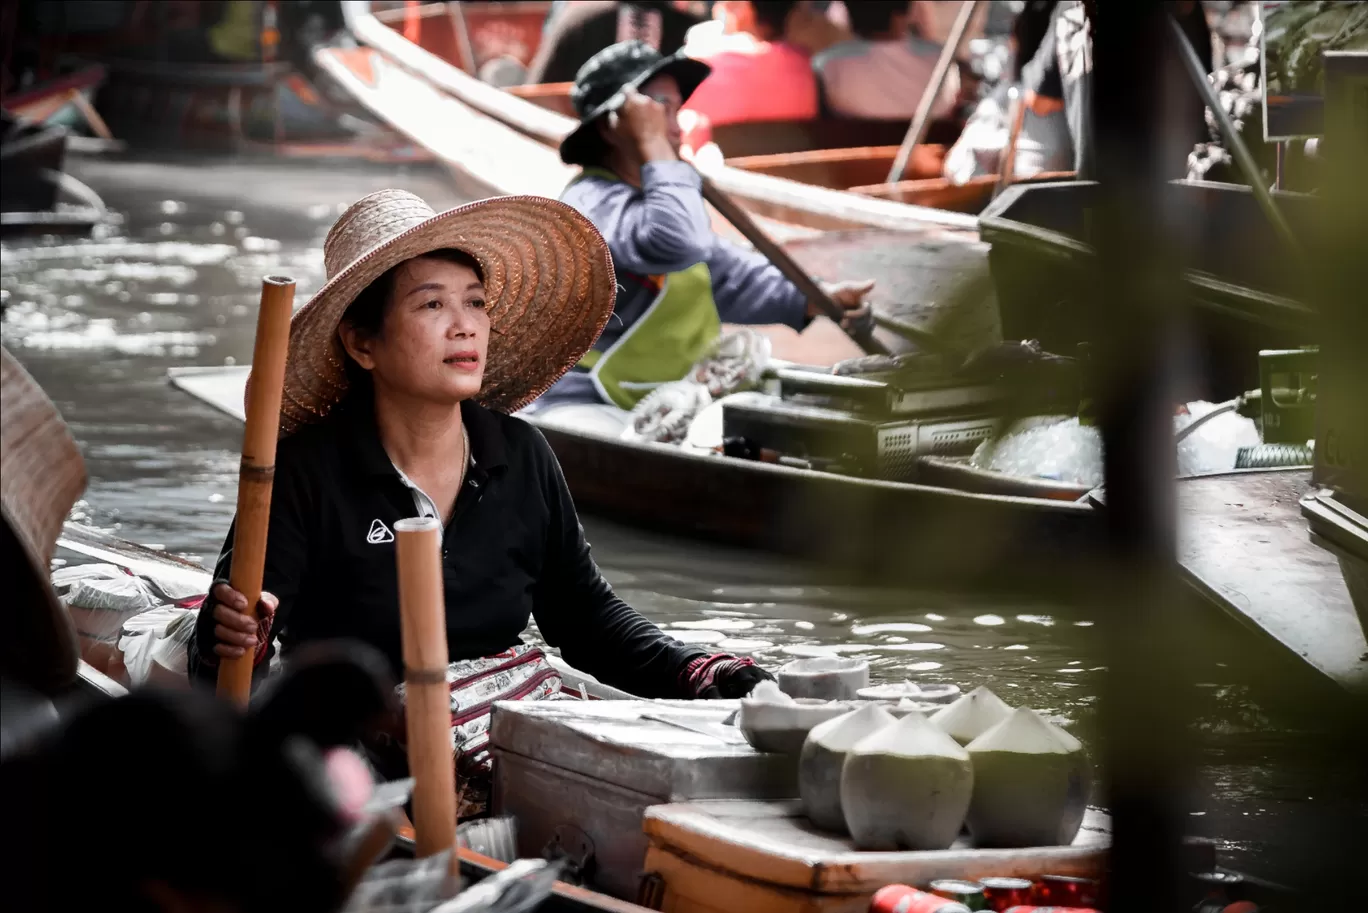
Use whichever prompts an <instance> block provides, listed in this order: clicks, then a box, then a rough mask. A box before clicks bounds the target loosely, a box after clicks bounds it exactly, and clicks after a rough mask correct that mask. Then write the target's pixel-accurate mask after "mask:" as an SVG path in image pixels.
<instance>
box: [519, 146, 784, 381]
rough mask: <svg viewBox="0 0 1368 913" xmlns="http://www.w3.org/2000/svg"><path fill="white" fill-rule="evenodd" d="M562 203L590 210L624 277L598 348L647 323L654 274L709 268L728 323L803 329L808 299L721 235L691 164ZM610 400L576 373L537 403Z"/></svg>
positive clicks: (574, 188)
mask: <svg viewBox="0 0 1368 913" xmlns="http://www.w3.org/2000/svg"><path fill="white" fill-rule="evenodd" d="M561 199H562V200H563V201H565V202H566V203H569V204H570V205H571V206H573V207H575V208H576V209H578V210H579V211H580V212H582V213H584V215H586V216H587V217H588V218H589V220H590V221H592V222H593V223H594V225H595V226H596V227H597V228H598V230H599V231H600V232H602V233H603V237H604V239H605V240H607V242H608V249H609V251H610V252H611V253H612V255H613V266H614V268H615V269H616V270H617V276H618V286H619V287H618V297H617V305H616V307H615V308H614V311H613V317H612V319H611V320H609V322H608V326H607V328H606V329H605V330H604V331H603V335H602V336H601V337H599V340H598V342H597V343H595V344H594V348H595V349H598V350H600V351H604V350H606V349H608V348H609V347H610V346H611V345H613V343H615V342H616V341H617V340H618V339H619V338H621V336H622V334H623V333H624V332H626V331H627V329H628V328H630V327H631V326H632V324H634V323H636V321H637V320H639V319H641V316H642V315H643V314H644V313H646V309H647V308H649V307H650V305H651V302H652V301H653V300H655V297H656V295H657V294H658V292H657V289H656V287H655V285H654V284H653V283H651V282H649V281H647V279H646V277H648V276H660V275H663V274H665V273H673V272H679V271H680V270H685V269H688V268H689V267H691V266H693V265H695V264H697V263H707V264H708V271H709V273H711V275H712V293H713V301H714V302H715V303H716V305H717V313H718V316H719V317H720V318H721V319H722V321H723V322H724V323H738V324H765V323H777V324H784V325H787V326H791V327H793V328H794V329H797V330H801V329H802V328H803V327H804V326H805V325H806V324H807V322H808V316H807V299H806V297H805V296H804V295H803V293H802V292H800V291H799V290H798V289H797V288H796V287H795V286H794V285H793V283H791V282H789V281H788V280H787V279H785V278H784V276H783V274H782V273H780V272H779V270H778V269H776V268H775V267H774V265H773V264H771V263H770V262H769V261H768V260H767V259H765V257H764V255H763V254H759V253H757V252H755V251H752V250H747V249H746V248H743V247H740V246H738V245H736V244H733V243H732V242H730V241H727V240H726V239H724V238H720V237H718V236H717V234H716V233H715V232H714V231H713V230H712V225H711V223H710V221H709V218H708V211H707V208H706V207H705V206H704V203H703V184H702V179H701V178H700V177H699V175H698V172H697V171H695V170H694V168H693V166H692V165H690V164H688V163H687V162H647V163H646V164H645V165H644V166H643V167H642V169H641V187H633V186H632V185H630V184H627V183H625V182H622V181H613V180H609V179H607V178H603V177H598V176H594V175H591V176H588V177H585V178H583V179H581V180H579V181H576V182H575V183H573V184H571V185H570V186H569V187H568V188H566V190H565V192H564V193H563V194H561ZM597 402H603V399H602V398H601V397H600V396H599V394H598V390H597V389H596V388H595V387H594V385H593V382H592V381H591V380H590V379H589V376H588V375H587V374H585V373H583V372H578V371H572V372H571V373H569V374H567V375H566V376H565V377H562V378H561V379H560V380H559V381H558V382H557V383H556V385H555V386H553V387H552V388H551V389H550V390H548V391H547V392H546V393H545V394H543V396H542V397H541V399H539V400H538V401H537V403H536V408H542V407H545V406H549V405H561V404H564V403H597Z"/></svg>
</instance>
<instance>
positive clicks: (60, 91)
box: [4, 65, 105, 123]
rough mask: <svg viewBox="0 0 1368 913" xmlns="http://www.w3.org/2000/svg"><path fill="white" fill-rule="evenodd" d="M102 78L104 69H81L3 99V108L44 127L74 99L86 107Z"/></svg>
mask: <svg viewBox="0 0 1368 913" xmlns="http://www.w3.org/2000/svg"><path fill="white" fill-rule="evenodd" d="M104 78H105V71H104V67H101V66H98V65H96V66H89V67H84V68H82V69H80V70H77V71H76V72H74V73H68V74H66V75H64V76H59V77H57V78H55V79H50V80H47V81H45V82H43V83H41V84H40V85H36V86H30V87H27V88H25V89H24V90H23V91H22V92H11V93H9V94H8V95H6V96H5V97H4V107H5V110H7V111H9V112H11V113H12V114H15V115H16V116H18V117H22V118H24V119H25V120H31V121H34V122H35V123H43V122H45V121H47V120H49V119H50V118H52V117H54V116H55V115H57V114H58V113H59V112H60V111H62V109H64V108H66V107H67V106H68V105H70V104H73V103H75V101H76V98H77V96H80V98H81V100H82V101H83V102H84V103H86V104H89V102H90V97H91V96H92V95H93V94H94V93H95V89H96V88H97V87H98V86H99V85H100V83H101V82H103V81H104Z"/></svg>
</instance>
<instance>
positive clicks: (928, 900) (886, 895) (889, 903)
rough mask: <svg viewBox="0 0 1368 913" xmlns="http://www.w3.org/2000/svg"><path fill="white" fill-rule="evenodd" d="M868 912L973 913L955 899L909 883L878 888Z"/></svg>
mask: <svg viewBox="0 0 1368 913" xmlns="http://www.w3.org/2000/svg"><path fill="white" fill-rule="evenodd" d="M869 913H974V911H973V910H970V909H969V908H968V907H966V906H965V905H964V904H962V903H960V902H959V901H957V900H950V899H948V898H945V897H941V896H940V895H938V894H928V893H927V892H925V891H918V890H917V889H916V888H914V887H912V886H911V885H905V884H890V885H888V886H886V887H882V888H879V890H878V891H877V892H876V893H875V894H874V899H873V900H871V901H870V902H869Z"/></svg>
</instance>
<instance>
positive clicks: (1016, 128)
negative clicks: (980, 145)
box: [993, 87, 1026, 199]
mask: <svg viewBox="0 0 1368 913" xmlns="http://www.w3.org/2000/svg"><path fill="white" fill-rule="evenodd" d="M1010 94H1011V99H1012V104H1011V118H1012V127H1011V130H1010V131H1008V133H1007V149H1006V150H1005V151H1004V152H1003V153H1002V168H1001V170H1000V171H999V173H998V179H997V183H996V184H994V185H993V199H997V197H998V194H1000V193H1002V191H1004V190H1006V189H1007V185H1008V184H1010V183H1012V177H1013V175H1014V174H1015V173H1016V151H1017V141H1018V140H1020V139H1021V127H1022V125H1023V124H1025V123H1026V92H1025V90H1024V89H1020V88H1015V87H1014V88H1013V89H1012V90H1011V93H1010Z"/></svg>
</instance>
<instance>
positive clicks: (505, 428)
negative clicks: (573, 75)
mask: <svg viewBox="0 0 1368 913" xmlns="http://www.w3.org/2000/svg"><path fill="white" fill-rule="evenodd" d="M323 256H324V261H325V264H326V268H327V277H328V278H327V283H326V284H325V285H324V286H323V288H322V289H321V290H320V291H319V292H318V293H317V294H316V295H315V296H314V297H313V299H312V300H310V301H309V303H308V304H307V305H305V306H304V307H303V308H302V309H301V310H300V311H299V312H298V313H297V314H296V315H295V317H294V320H293V322H292V324H291V328H290V348H289V357H288V362H287V367H286V372H285V389H284V398H283V407H282V418H281V428H280V436H281V441H280V445H279V450H278V453H277V458H276V470H275V482H274V492H273V495H272V503H271V522H270V532H269V538H268V547H267V548H268V551H267V556H266V574H265V582H264V589H265V590H267V591H269V594H271V595H264V596H263V597H262V602H261V605H260V606H259V614H260V616H261V618H262V621H261V623H260V627H258V624H257V622H254V621H253V620H251V619H250V618H249V617H248V616H247V615H246V614H244V610H245V609H246V608H247V606H246V603H245V601H244V599H243V597H242V595H241V594H240V593H237V592H235V591H233V590H232V589H231V588H230V587H229V586H228V584H227V583H226V581H227V579H228V577H229V572H230V567H231V563H232V557H233V556H232V551H231V545H232V537H233V534H232V531H231V530H230V532H229V534H228V539H227V544H226V546H225V550H224V552H223V555H222V557H221V558H220V559H219V563H218V567H217V569H216V572H215V577H216V578H217V581H218V582H217V583H216V584H215V586H214V588H213V591H212V593H211V595H210V598H209V599H208V600H207V601H206V604H205V607H204V609H203V610H202V611H201V613H200V617H199V624H198V627H197V630H196V644H192V646H191V650H190V657H191V658H190V665H191V673H192V675H195V676H199V677H204V678H212V677H213V676H214V674H215V670H214V667H215V666H216V665H217V661H218V658H220V657H237V656H242V655H244V654H245V653H246V652H247V651H251V652H252V653H253V654H254V657H255V661H256V663H257V669H258V672H261V671H262V670H264V669H265V662H264V661H265V660H266V659H267V657H268V656H270V654H271V651H272V646H271V642H272V640H273V639H275V638H276V637H278V638H279V640H280V643H281V646H282V650H283V652H284V654H285V656H286V657H288V656H289V654H290V652H291V650H293V649H295V648H297V647H298V646H299V645H301V644H304V643H308V642H310V641H317V640H324V639H331V638H356V639H359V640H362V641H365V642H367V643H369V644H371V645H373V646H375V647H377V648H378V649H379V650H380V651H381V652H382V653H384V654H385V655H386V656H387V657H388V658H389V660H390V663H391V664H392V666H393V669H394V671H395V673H396V674H398V673H399V671H400V670H401V668H402V659H401V648H400V633H399V609H398V593H397V582H396V571H395V560H394V533H393V529H394V523H395V521H396V520H400V519H403V518H406V517H412V516H415V515H419V516H429V517H435V518H438V519H439V520H440V522H441V523H442V525H443V527H444V530H443V538H442V561H443V568H444V576H445V594H446V603H447V636H448V642H449V650H450V655H451V658H452V660H453V661H454V662H453V665H455V666H457V668H456V669H454V670H452V674H451V675H449V676H448V680H449V681H453V682H457V683H458V684H459V682H462V681H473V682H475V684H474V685H471V686H470V687H471V688H472V689H473V690H472V693H470V694H459V695H455V696H454V699H455V700H459V701H460V702H461V703H460V706H462V707H467V706H471V702H475V703H476V704H482V703H486V702H487V700H488V699H490V698H491V696H493V697H501V698H502V697H530V698H535V697H545V696H549V695H550V694H552V693H554V692H555V691H557V690H559V679H558V678H557V677H556V675H555V673H554V670H552V669H551V667H550V666H549V664H548V663H547V662H546V660H545V658H544V657H543V656H542V655H541V654H540V652H539V651H536V650H533V649H530V648H528V647H527V646H525V645H522V644H521V643H520V639H519V635H520V634H521V633H522V631H523V629H524V628H526V627H527V623H528V620H529V618H532V617H535V619H536V621H537V626H538V628H539V630H540V632H541V635H542V637H543V638H544V639H545V640H546V641H547V642H548V643H550V644H551V645H553V646H555V647H559V648H560V651H561V653H562V654H563V655H564V657H565V659H566V660H567V661H568V662H570V663H571V664H573V665H575V666H577V667H579V668H581V669H584V670H585V671H587V672H589V673H591V674H593V675H595V676H596V677H598V678H599V679H600V680H601V681H604V682H606V683H608V684H611V685H614V686H616V687H619V688H622V689H624V690H627V691H630V692H632V693H634V694H638V695H643V696H647V697H695V696H737V695H743V694H746V693H748V692H749V691H750V690H751V688H752V687H754V685H755V684H756V683H757V682H758V681H760V680H761V679H762V678H766V677H768V674H767V673H765V672H763V671H762V670H761V669H759V668H758V667H756V666H755V665H754V664H753V663H752V662H751V661H750V660H748V659H738V658H736V657H732V656H728V655H725V654H720V655H711V656H710V655H707V654H706V653H705V652H704V651H702V650H700V649H699V648H697V647H694V646H688V645H685V644H682V643H679V642H678V641H676V640H674V639H673V638H671V637H669V636H668V635H666V634H665V633H663V632H662V631H660V630H659V629H658V628H657V627H656V626H655V625H653V624H651V623H650V622H649V621H647V620H646V619H645V618H643V617H642V616H641V615H639V614H638V613H637V612H635V611H634V610H632V609H631V608H630V607H628V606H627V605H626V604H625V603H624V602H623V601H622V600H621V599H619V598H618V597H617V595H616V594H615V593H614V592H613V589H612V587H610V586H609V585H608V583H607V582H606V581H605V580H604V579H603V576H602V575H601V574H600V573H599V570H598V567H597V566H596V565H595V563H594V560H593V558H592V557H591V556H590V552H589V545H588V544H587V543H586V542H585V539H584V531H583V528H582V527H581V526H580V523H579V520H578V518H577V516H576V513H575V507H574V504H573V503H572V501H571V499H570V493H569V491H568V490H567V488H566V484H565V480H564V478H563V477H562V475H561V472H560V467H559V465H558V464H557V462H556V459H555V457H554V455H553V454H552V452H551V450H550V448H549V446H548V445H547V443H546V441H545V439H544V438H543V437H542V436H541V434H540V432H538V431H537V429H536V428H534V427H533V426H532V425H531V424H529V423H528V422H526V421H524V420H522V419H520V418H515V417H512V416H511V415H510V414H509V413H512V412H515V411H517V410H518V409H520V408H521V407H523V406H525V405H526V404H527V403H529V402H531V401H532V400H534V399H536V398H537V397H538V396H539V395H540V394H541V393H542V392H544V391H545V390H546V389H547V388H548V387H550V386H551V385H552V384H553V383H555V381H556V380H557V379H558V378H559V377H560V376H561V375H562V374H564V373H565V371H566V370H568V369H569V368H570V366H571V365H573V364H575V363H576V362H577V361H578V360H579V359H580V357H581V356H583V354H584V353H585V352H586V351H587V350H588V349H589V348H590V346H591V345H593V343H594V340H595V339H597V338H598V335H599V333H600V331H602V329H603V327H604V324H605V323H606V322H607V320H608V318H609V316H610V315H611V314H612V311H613V300H614V292H615V288H616V285H615V280H614V275H613V267H612V262H611V259H610V257H609V254H608V248H607V246H606V245H605V243H604V241H603V238H602V236H601V235H600V234H599V233H598V231H597V230H596V229H595V228H594V226H593V224H592V223H591V222H590V221H589V220H588V219H586V218H585V217H584V216H582V215H580V214H579V213H578V212H576V211H575V210H574V209H572V208H571V207H569V206H567V205H565V204H563V203H560V202H557V201H555V200H551V199H546V198H541V197H529V196H523V197H502V198H496V199H491V200H485V201H482V202H477V203H471V204H469V205H466V206H462V207H459V208H457V209H453V210H450V211H448V212H445V213H441V214H440V215H439V214H437V213H434V212H433V211H432V210H431V209H430V208H429V207H428V206H427V204H425V203H424V202H423V201H422V200H420V199H418V198H417V197H415V196H413V195H412V194H409V193H405V192H403V191H399V190H385V191H380V192H378V193H373V194H371V195H369V196H367V197H365V198H363V199H362V200H360V201H359V202H357V203H356V204H354V205H353V206H352V207H351V208H350V209H348V210H347V211H346V212H345V213H343V215H342V217H341V218H340V219H339V220H338V221H337V224H336V225H334V226H333V228H332V230H331V231H330V232H329V233H328V237H327V240H326V241H325V243H324V247H323ZM453 706H456V704H455V703H454V704H453ZM485 724H487V718H485V719H473V720H469V721H464V722H463V723H462V725H463V726H466V729H465V730H463V731H461V732H458V733H457V736H458V744H463V745H464V746H465V749H463V750H465V751H467V753H469V754H470V755H471V756H472V758H474V760H476V761H478V762H481V763H483V762H484V761H486V760H487V757H486V756H484V755H483V754H482V749H483V733H484V728H485Z"/></svg>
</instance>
